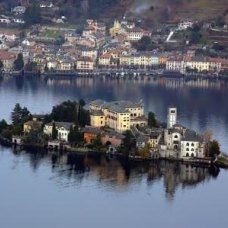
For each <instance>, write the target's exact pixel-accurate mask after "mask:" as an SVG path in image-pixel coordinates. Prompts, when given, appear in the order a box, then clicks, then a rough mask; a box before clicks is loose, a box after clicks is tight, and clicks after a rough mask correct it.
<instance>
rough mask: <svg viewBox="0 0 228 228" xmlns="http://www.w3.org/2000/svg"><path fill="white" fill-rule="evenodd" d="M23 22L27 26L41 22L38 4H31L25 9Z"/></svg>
mask: <svg viewBox="0 0 228 228" xmlns="http://www.w3.org/2000/svg"><path fill="white" fill-rule="evenodd" d="M24 20H25V23H26V25H28V26H29V25H33V24H38V23H40V22H41V12H40V7H39V5H38V4H36V3H33V4H32V5H30V6H29V7H28V8H27V9H26V11H25V13H24Z"/></svg>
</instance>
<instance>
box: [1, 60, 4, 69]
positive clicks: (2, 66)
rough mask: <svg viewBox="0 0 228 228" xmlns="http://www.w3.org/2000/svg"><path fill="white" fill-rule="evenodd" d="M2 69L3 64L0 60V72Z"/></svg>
mask: <svg viewBox="0 0 228 228" xmlns="http://www.w3.org/2000/svg"><path fill="white" fill-rule="evenodd" d="M3 68H4V65H3V62H2V60H0V71H2V70H3Z"/></svg>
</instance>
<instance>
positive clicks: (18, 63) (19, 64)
mask: <svg viewBox="0 0 228 228" xmlns="http://www.w3.org/2000/svg"><path fill="white" fill-rule="evenodd" d="M23 67H24V60H23V55H22V53H19V54H18V56H17V59H16V60H15V61H14V68H15V70H22V69H23Z"/></svg>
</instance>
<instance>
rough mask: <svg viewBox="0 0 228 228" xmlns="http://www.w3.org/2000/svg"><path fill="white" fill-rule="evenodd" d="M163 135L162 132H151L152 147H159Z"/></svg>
mask: <svg viewBox="0 0 228 228" xmlns="http://www.w3.org/2000/svg"><path fill="white" fill-rule="evenodd" d="M161 137H162V134H161V133H160V132H151V133H150V136H149V140H148V144H149V146H150V148H152V149H157V148H158V146H159V141H160V139H161Z"/></svg>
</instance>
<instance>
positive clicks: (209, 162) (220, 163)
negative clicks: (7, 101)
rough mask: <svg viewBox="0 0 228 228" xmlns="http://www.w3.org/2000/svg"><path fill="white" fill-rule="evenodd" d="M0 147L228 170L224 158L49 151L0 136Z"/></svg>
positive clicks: (227, 163)
mask: <svg viewBox="0 0 228 228" xmlns="http://www.w3.org/2000/svg"><path fill="white" fill-rule="evenodd" d="M0 145H1V146H3V147H8V148H12V149H13V148H14V149H17V148H19V150H26V151H32V150H34V151H39V152H48V151H49V152H53V153H66V154H76V155H106V156H109V157H110V156H111V157H114V158H125V159H129V160H132V161H134V162H146V161H162V160H165V161H169V162H179V163H184V164H189V165H194V166H199V167H205V166H207V167H211V166H216V167H218V168H222V169H228V158H226V157H225V156H221V159H215V160H214V161H213V159H212V158H211V159H180V158H174V157H159V158H149V157H148V158H143V157H139V156H130V155H128V156H127V155H124V154H121V153H115V154H110V153H106V152H104V151H101V150H100V151H98V150H93V149H88V148H84V151H82V148H81V147H78V148H70V149H69V148H68V149H61V150H54V149H53V150H50V149H48V147H47V145H41V144H40V145H39V144H37V145H31V144H30V145H15V144H14V143H12V142H10V141H9V140H7V139H5V138H3V137H1V136H0Z"/></svg>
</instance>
